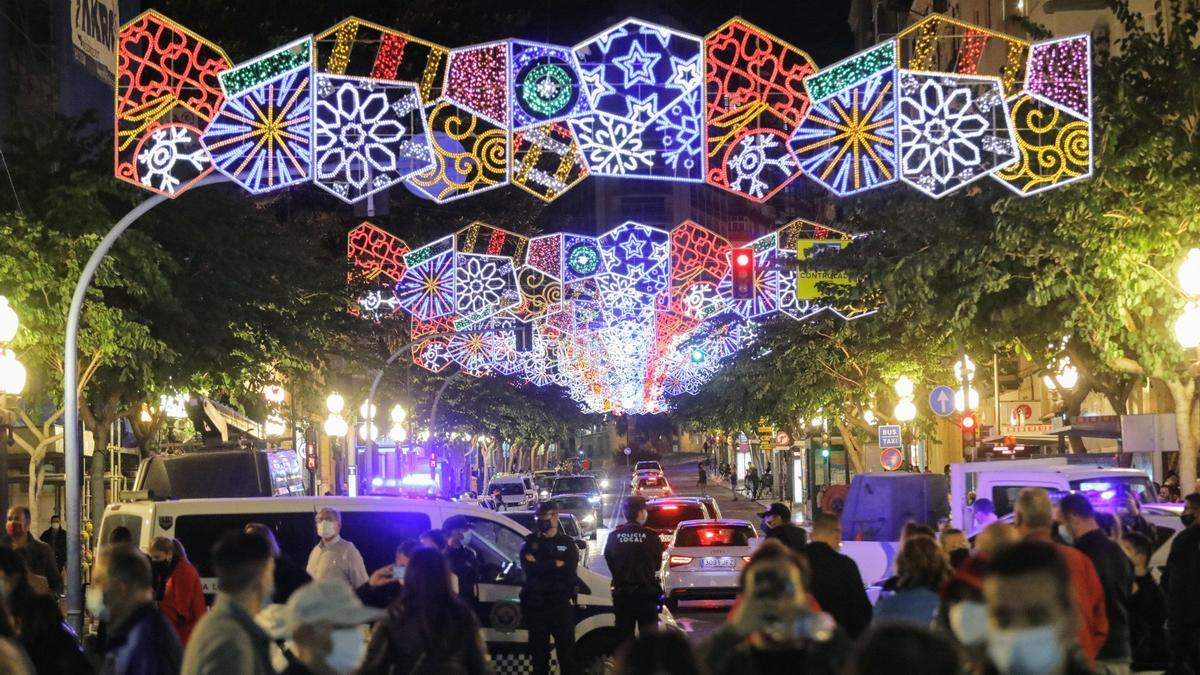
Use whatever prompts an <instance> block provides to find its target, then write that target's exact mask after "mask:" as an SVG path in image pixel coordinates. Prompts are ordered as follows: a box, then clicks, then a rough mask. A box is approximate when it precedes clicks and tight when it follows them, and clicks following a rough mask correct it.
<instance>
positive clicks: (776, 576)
mask: <svg viewBox="0 0 1200 675" xmlns="http://www.w3.org/2000/svg"><path fill="white" fill-rule="evenodd" d="M808 578H809V572H808V562H807V561H806V560H805V559H804V558H803V557H802V556H800V555H799V554H797V553H795V552H794V551H792V550H790V549H789V548H787V547H786V546H784V545H783V544H781V543H779V542H778V541H773V540H767V541H766V542H763V545H762V546H760V547H759V548H758V550H757V551H755V552H754V555H753V556H751V558H750V562H749V563H748V564H747V565H746V567H745V569H744V570H742V576H741V580H740V593H739V598H738V603H737V605H736V606H735V607H734V609H733V611H732V612H730V614H729V618H728V619H727V620H726V622H725V624H724V625H722V626H721V627H720V628H718V629H717V631H716V632H715V633H713V635H712V637H710V638H709V639H708V641H707V642H705V643H704V645H703V646H702V647H701V656H702V658H701V662H703V663H707V664H708V665H709V672H710V673H711V675H759V674H760V673H761V674H766V673H783V672H787V673H803V674H807V673H813V674H814V675H815V674H816V673H836V672H841V671H842V668H843V667H844V665H845V664H846V660H847V658H848V657H849V645H848V641H847V639H846V637H845V636H844V635H843V634H842V632H841V631H840V630H839V629H838V627H837V623H836V622H835V621H834V620H833V618H832V617H830V616H829V615H828V614H824V613H819V612H814V611H813V610H812V609H811V607H810V605H809V602H808V592H807V590H806V589H807V580H808Z"/></svg>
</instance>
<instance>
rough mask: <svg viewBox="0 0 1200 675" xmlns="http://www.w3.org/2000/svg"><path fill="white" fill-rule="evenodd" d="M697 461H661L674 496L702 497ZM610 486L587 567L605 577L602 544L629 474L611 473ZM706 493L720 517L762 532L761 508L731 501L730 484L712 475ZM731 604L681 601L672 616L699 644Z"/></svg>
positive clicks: (742, 499)
mask: <svg viewBox="0 0 1200 675" xmlns="http://www.w3.org/2000/svg"><path fill="white" fill-rule="evenodd" d="M699 460H700V457H699V456H697V455H690V456H686V457H679V458H676V459H670V458H668V459H664V460H663V461H662V464H663V469H664V470H665V471H666V474H667V482H669V483H670V484H671V489H672V490H673V491H674V492H675V494H677V495H679V496H681V497H686V496H694V495H699V494H701V492H700V487H699V486H698V485H697V484H696V480H697V475H698V472H697V470H696V467H697V464H698V463H699ZM622 468H623V467H622ZM609 487H610V489H611V490H612V492H611V493H609V494H606V495H605V498H604V526H603V527H601V528H600V531H599V532H598V534H597V537H596V541H594V542H591V544H590V546H591V547H592V548H591V552H590V555H589V558H590V563H589V564H588V567H589V568H591V569H592V570H594V571H596V572H600V573H601V574H605V575H607V574H608V565H607V564H606V563H605V561H604V543H605V541H606V540H607V538H608V533H609V532H610V531H611V530H612V528H613V527H615V526H616V525H618V524H620V523H621V522H622V520H623V519H624V514H623V513H621V505H622V503H624V501H625V498H626V497H628V496H629V474H628V473H626V472H624V471H623V470H613V471H611V472H610V473H609ZM708 494H710V495H714V496H716V498H717V503H718V505H719V506H720V508H721V516H722V517H723V518H742V519H745V520H748V521H750V522H752V523H754V525H755V527H756V528H759V529H760V530H761V529H762V526H761V523H760V522H759V519H758V515H757V514H758V512H760V511H762V510H763V508H764V507H763V506H762V505H760V504H758V503H757V502H754V501H752V500H750V499H747V498H746V495H745V494H744V493H743V494H741V495H739V496H738V499H737V501H734V498H733V494H732V493H731V492H730V490H729V484H728V483H724V484H722V483H720V482H719V481H718V479H717V478H716V476H715V475H714V473H712V472H710V473H709V477H708ZM732 605H733V602H732V601H709V600H705V601H697V602H683V603H680V605H679V609H678V610H676V611H675V612H673V615H674V617H675V621H676V622H677V623H678V624H679V627H680V628H681V629H683V630H684V631H685V632H686V633H688V634H689V636H690V637H691V638H692V639H693V640H695V641H700V640H703V639H704V638H706V637H708V635H709V634H711V633H712V632H713V631H714V630H716V628H717V627H718V626H719V625H720V624H721V622H722V621H724V619H725V615H726V613H728V611H729V608H730V607H732Z"/></svg>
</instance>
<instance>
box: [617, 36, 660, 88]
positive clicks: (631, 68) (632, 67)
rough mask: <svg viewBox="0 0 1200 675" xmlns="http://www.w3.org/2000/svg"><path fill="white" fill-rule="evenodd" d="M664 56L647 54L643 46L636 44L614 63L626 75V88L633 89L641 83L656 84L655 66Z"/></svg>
mask: <svg viewBox="0 0 1200 675" xmlns="http://www.w3.org/2000/svg"><path fill="white" fill-rule="evenodd" d="M661 58H662V56H660V55H659V54H655V53H653V52H647V51H645V50H644V49H642V45H641V44H640V43H638V42H634V43H633V45H632V46H630V48H629V52H628V53H627V54H625V55H624V56H618V57H617V58H615V59H613V63H615V64H617V66H618V67H619V68H620V69H621V70H622V72H624V73H625V86H626V87H631V86H633V85H635V84H637V83H639V82H642V83H645V84H649V85H653V84H654V83H655V82H654V64H656V63H658V60H659V59H661Z"/></svg>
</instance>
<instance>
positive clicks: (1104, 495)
mask: <svg viewBox="0 0 1200 675" xmlns="http://www.w3.org/2000/svg"><path fill="white" fill-rule="evenodd" d="M1071 489H1072V490H1074V491H1076V492H1082V493H1083V494H1084V495H1086V496H1087V498H1088V501H1090V502H1091V503H1092V506H1093V507H1094V508H1097V509H1099V510H1102V511H1106V512H1108V511H1112V505H1113V504H1114V503H1115V501H1116V500H1118V499H1121V498H1123V497H1124V496H1125V494H1126V493H1127V492H1132V493H1133V494H1134V496H1136V497H1137V500H1138V503H1140V504H1145V503H1147V502H1152V501H1155V500H1156V499H1157V494H1156V493H1155V492H1154V486H1152V485H1151V484H1150V480H1149V479H1148V478H1146V477H1144V476H1121V477H1113V478H1108V477H1105V478H1087V479H1084V480H1073V481H1071Z"/></svg>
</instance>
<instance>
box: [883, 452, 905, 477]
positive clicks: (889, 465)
mask: <svg viewBox="0 0 1200 675" xmlns="http://www.w3.org/2000/svg"><path fill="white" fill-rule="evenodd" d="M903 463H904V454H903V453H901V452H900V448H884V449H883V451H881V452H880V453H879V464H880V466H882V467H883V470H884V471H895V470H896V469H899V468H900V465H901V464H903Z"/></svg>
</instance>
